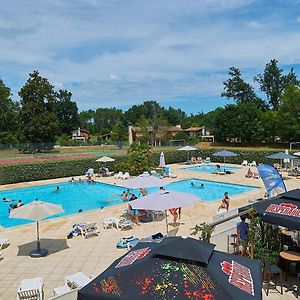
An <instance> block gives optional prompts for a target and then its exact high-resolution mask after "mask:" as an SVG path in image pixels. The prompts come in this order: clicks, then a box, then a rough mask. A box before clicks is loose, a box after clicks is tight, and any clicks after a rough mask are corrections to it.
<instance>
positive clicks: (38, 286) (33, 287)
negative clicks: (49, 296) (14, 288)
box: [17, 277, 44, 300]
mask: <svg viewBox="0 0 300 300" xmlns="http://www.w3.org/2000/svg"><path fill="white" fill-rule="evenodd" d="M43 286H44V282H43V278H41V277H35V278H30V279H23V280H22V281H21V283H20V286H19V288H18V292H17V299H18V300H43V299H44V291H43Z"/></svg>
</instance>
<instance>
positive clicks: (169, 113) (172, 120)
mask: <svg viewBox="0 0 300 300" xmlns="http://www.w3.org/2000/svg"><path fill="white" fill-rule="evenodd" d="M162 114H163V116H164V118H165V119H166V120H167V122H168V123H169V124H171V125H179V124H181V122H182V120H184V119H185V118H186V113H185V112H184V111H182V110H181V109H176V108H173V107H171V106H169V107H168V109H164V110H163V112H162Z"/></svg>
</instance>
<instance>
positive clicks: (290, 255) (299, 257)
mask: <svg viewBox="0 0 300 300" xmlns="http://www.w3.org/2000/svg"><path fill="white" fill-rule="evenodd" d="M279 256H280V257H282V258H283V259H285V260H289V261H292V262H300V253H299V252H295V251H281V252H280V253H279Z"/></svg>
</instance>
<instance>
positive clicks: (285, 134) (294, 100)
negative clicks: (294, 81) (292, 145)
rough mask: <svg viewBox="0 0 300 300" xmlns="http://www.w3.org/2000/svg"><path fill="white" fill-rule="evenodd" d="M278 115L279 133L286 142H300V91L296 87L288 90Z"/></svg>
mask: <svg viewBox="0 0 300 300" xmlns="http://www.w3.org/2000/svg"><path fill="white" fill-rule="evenodd" d="M276 113H277V120H278V121H277V133H278V136H280V137H281V138H282V139H283V140H284V141H288V142H290V141H299V140H300V123H299V120H300V89H299V87H297V86H295V85H290V86H289V87H288V88H286V90H285V92H284V93H283V95H282V104H281V106H280V108H279V109H278V111H277V112H276Z"/></svg>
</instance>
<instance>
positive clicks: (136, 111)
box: [124, 100, 164, 125]
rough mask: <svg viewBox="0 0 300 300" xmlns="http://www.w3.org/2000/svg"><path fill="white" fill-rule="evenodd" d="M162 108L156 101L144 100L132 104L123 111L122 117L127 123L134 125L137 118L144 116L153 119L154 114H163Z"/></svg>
mask: <svg viewBox="0 0 300 300" xmlns="http://www.w3.org/2000/svg"><path fill="white" fill-rule="evenodd" d="M163 111H164V110H163V108H162V107H161V106H160V104H159V103H158V102H156V101H153V100H151V101H145V102H144V103H143V104H140V105H133V106H132V107H131V108H129V109H128V110H127V111H126V112H125V113H124V118H125V120H126V121H127V125H128V124H132V125H136V124H137V122H138V120H139V118H140V117H141V116H144V117H145V118H147V119H153V118H155V117H156V116H158V115H159V116H161V115H163Z"/></svg>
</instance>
